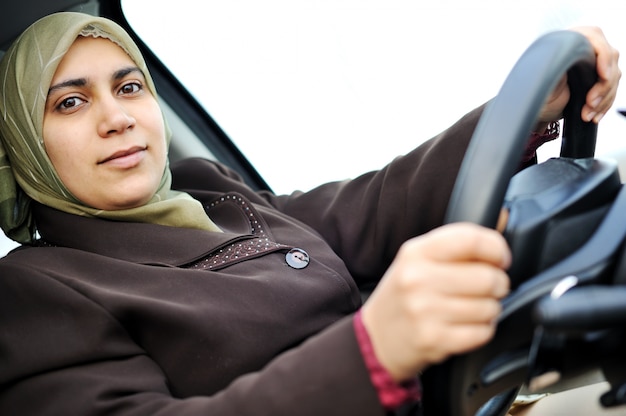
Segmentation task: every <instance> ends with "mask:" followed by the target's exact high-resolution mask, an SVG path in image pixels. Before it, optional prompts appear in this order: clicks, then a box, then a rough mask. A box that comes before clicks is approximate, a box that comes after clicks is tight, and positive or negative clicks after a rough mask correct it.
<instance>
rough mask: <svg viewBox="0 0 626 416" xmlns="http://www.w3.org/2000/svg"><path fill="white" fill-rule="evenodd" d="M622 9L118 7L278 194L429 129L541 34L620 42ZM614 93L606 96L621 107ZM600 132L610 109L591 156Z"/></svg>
mask: <svg viewBox="0 0 626 416" xmlns="http://www.w3.org/2000/svg"><path fill="white" fill-rule="evenodd" d="M621 4H622V2H613V1H608V0H607V1H603V0H600V1H599V2H595V3H593V5H591V4H589V2H586V3H583V2H582V1H551V0H547V1H541V2H536V1H530V2H498V1H494V0H492V1H472V2H465V1H451V0H443V1H439V2H434V3H433V2H415V1H410V0H370V1H363V0H306V1H302V0H269V1H263V2H257V1H250V0H235V1H228V2H224V1H205V2H203V6H202V10H195V9H196V8H197V3H195V2H193V1H190V0H179V1H178V2H177V6H178V7H176V8H174V9H172V8H171V7H168V6H167V5H166V4H163V5H161V4H159V3H155V2H150V1H148V0H133V1H126V2H124V4H123V5H124V11H125V13H126V15H127V16H128V18H129V21H130V23H131V25H132V26H134V28H135V29H136V30H137V32H138V33H139V35H140V36H141V37H142V38H143V40H144V41H146V43H147V44H148V45H149V46H150V47H152V48H153V50H154V51H155V52H156V54H157V55H158V56H160V57H161V58H162V59H163V60H164V62H165V64H166V65H167V66H168V67H169V68H170V69H171V70H172V71H173V72H174V73H175V74H176V76H177V77H179V78H180V79H181V80H182V81H183V83H184V84H185V85H186V86H187V87H188V88H189V89H190V90H191V91H192V92H193V93H194V95H195V96H196V98H197V99H198V100H199V101H200V102H201V104H202V105H203V106H204V107H205V108H206V109H207V111H208V112H209V113H210V114H211V115H212V116H213V118H214V119H215V120H216V121H217V122H218V124H220V125H221V127H222V128H223V129H224V130H225V131H226V133H227V134H228V135H229V136H230V138H231V139H232V140H233V141H234V142H235V143H236V144H237V146H238V147H239V148H240V149H241V150H242V151H243V153H244V154H245V156H246V157H247V158H248V159H249V160H250V161H251V162H252V164H253V166H254V167H255V168H256V169H257V170H258V171H259V172H260V174H261V176H263V177H264V178H265V180H266V181H267V182H268V183H269V185H270V186H271V187H272V189H273V190H274V191H276V192H279V193H283V192H291V191H292V190H294V189H301V190H306V189H309V188H311V187H313V186H315V185H316V184H319V183H322V182H325V181H330V180H340V179H343V178H349V177H354V176H356V175H358V174H359V173H362V172H365V171H367V170H371V169H378V168H380V167H382V166H383V165H384V164H385V163H387V162H388V161H390V160H391V159H392V158H393V157H395V156H397V155H399V154H402V153H405V152H407V151H409V150H410V149H412V148H414V147H415V146H416V145H417V144H419V143H420V142H421V141H424V140H426V139H428V138H430V137H431V136H433V135H435V134H437V133H438V132H440V131H441V130H442V129H444V128H445V127H447V126H448V125H449V124H450V123H452V122H453V121H455V120H456V119H458V118H459V117H460V116H462V115H463V114H464V113H465V112H467V111H469V110H471V109H472V108H474V107H476V106H478V105H480V104H481V103H483V102H485V101H487V100H488V99H489V98H491V97H493V96H494V95H495V94H497V91H498V89H499V87H500V86H501V84H502V82H503V81H504V78H505V77H506V75H507V74H508V71H509V70H510V68H511V67H512V65H513V64H514V63H515V61H516V60H517V59H518V58H519V56H520V55H521V53H522V52H523V51H524V50H525V48H526V47H528V46H529V45H530V43H531V42H532V41H533V40H535V39H536V38H537V37H538V36H539V35H541V34H542V33H545V32H547V31H550V30H557V29H563V28H567V27H570V26H573V25H576V24H598V25H601V26H602V27H603V28H604V29H605V31H606V32H607V33H606V34H607V37H608V38H609V39H610V40H611V41H612V43H614V44H615V45H616V46H618V47H619V46H620V45H622V47H621V49H622V50H626V42H625V41H626V39H625V38H626V32H624V31H623V30H622V25H623V18H622V17H623V16H624V13H623V11H624V10H623V8H624V7H626V6H622V5H621ZM616 9H620V10H616ZM146 10H150V12H149V13H146ZM622 90H623V88H622ZM623 95H624V94H622V96H623ZM622 96H620V97H618V103H617V104H620V102H621V105H622V106H626V102H625V100H624V99H622ZM609 119H611V120H609ZM620 123H621V124H620ZM610 129H618V130H617V131H622V132H623V131H624V130H625V126H624V123H623V122H621V120H619V119H618V117H617V116H616V115H613V114H612V115H611V117H607V120H606V121H605V122H604V123H603V125H602V127H601V129H600V132H599V135H600V136H601V137H600V139H599V143H598V153H602V152H605V151H613V150H615V149H616V148H621V147H622V143H621V142H619V141H618V140H612V139H611V140H609V139H603V136H602V135H605V136H606V135H607V134H605V133H606V132H608V131H609V130H610ZM619 129H621V130H619ZM608 136H610V135H608ZM622 136H623V133H622ZM549 151H550V152H552V151H555V152H558V149H557V150H552V149H550V150H549ZM553 155H554V154H553Z"/></svg>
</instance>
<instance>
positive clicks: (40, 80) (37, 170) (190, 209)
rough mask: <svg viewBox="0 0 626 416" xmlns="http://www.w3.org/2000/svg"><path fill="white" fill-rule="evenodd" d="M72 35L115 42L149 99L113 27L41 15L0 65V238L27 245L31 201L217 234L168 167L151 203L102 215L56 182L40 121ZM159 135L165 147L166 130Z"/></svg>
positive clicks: (132, 52)
mask: <svg viewBox="0 0 626 416" xmlns="http://www.w3.org/2000/svg"><path fill="white" fill-rule="evenodd" d="M79 36H92V37H102V38H107V39H109V40H111V41H112V42H115V43H116V44H117V45H118V46H120V47H121V48H122V49H123V50H124V51H125V52H126V53H127V54H128V55H129V56H130V58H131V59H132V60H133V61H134V62H135V64H136V65H137V67H138V68H139V69H140V70H141V71H142V72H143V73H144V75H145V78H146V82H147V87H148V89H149V90H150V92H151V93H152V94H153V95H154V96H155V97H156V96H157V94H156V89H155V86H154V83H153V81H152V78H151V77H150V74H149V72H148V68H147V67H146V64H145V62H144V59H143V57H142V55H141V53H140V51H139V49H138V48H137V45H136V44H135V43H134V42H133V40H132V39H131V38H130V36H129V35H128V34H127V33H126V31H125V30H124V29H123V28H122V27H120V26H119V25H117V24H116V23H115V22H113V21H111V20H108V19H105V18H101V17H94V16H91V15H87V14H83V13H74V12H62V13H55V14H52V15H49V16H46V17H44V18H42V19H40V20H38V21H37V22H35V23H34V24H33V25H31V26H30V27H29V28H28V29H26V30H25V31H24V32H23V33H22V35H21V36H20V37H19V38H18V39H17V40H16V41H15V42H14V43H13V45H12V46H11V47H10V48H9V50H8V51H7V52H6V53H5V54H4V56H3V57H2V60H1V61H0V227H2V230H3V231H4V233H5V234H6V235H7V236H8V237H9V238H11V239H12V240H15V241H17V242H19V243H24V244H27V243H30V242H32V241H33V239H34V236H35V232H36V224H35V223H34V220H33V217H32V213H31V204H32V201H33V200H34V201H37V202H39V203H41V204H44V205H47V206H49V207H52V208H55V209H58V210H60V211H64V212H67V213H70V214H76V215H81V216H88V217H99V218H104V219H109V220H116V221H130V222H147V223H155V224H161V225H168V226H175V227H186V228H196V229H202V230H207V231H220V229H219V228H218V227H217V226H216V225H215V224H214V223H213V222H212V221H211V219H210V218H209V217H208V216H207V215H206V213H205V211H204V209H203V207H202V205H201V204H200V202H198V201H196V200H195V199H193V198H192V197H191V196H189V195H188V194H186V193H183V192H178V191H174V190H171V189H170V186H171V173H170V170H169V166H166V167H165V170H164V172H163V176H162V178H161V183H160V185H159V188H158V190H157V191H156V193H155V195H154V196H153V198H152V199H151V200H150V201H149V202H148V203H146V204H145V205H143V206H140V207H136V208H132V209H124V210H116V211H103V210H99V209H95V208H93V207H89V206H87V205H85V204H84V203H83V202H81V201H80V200H78V199H77V198H76V197H74V196H73V195H72V194H71V193H70V192H69V191H68V190H67V188H66V187H65V185H64V184H63V182H61V180H60V179H59V176H58V175H57V173H56V171H55V169H54V166H53V165H52V162H51V161H50V159H49V158H48V155H47V154H46V151H45V146H44V138H43V133H42V132H43V117H44V109H45V104H46V97H47V95H48V89H49V87H50V84H51V82H52V78H53V77H54V73H55V71H56V68H57V67H58V65H59V63H60V62H61V60H62V58H63V56H64V55H65V54H66V53H67V50H68V49H69V48H70V46H71V45H72V44H73V43H74V41H75V40H76V38H77V37H79ZM164 122H165V121H164ZM165 130H166V131H167V132H168V133H167V137H166V140H167V141H168V144H169V140H170V134H169V130H168V129H167V128H166V129H165ZM114 191H115V190H114V189H112V190H111V192H114Z"/></svg>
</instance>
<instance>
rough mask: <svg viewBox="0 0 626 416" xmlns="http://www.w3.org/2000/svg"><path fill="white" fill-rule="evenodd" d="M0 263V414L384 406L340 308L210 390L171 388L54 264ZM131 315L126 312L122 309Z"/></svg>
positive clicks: (254, 415)
mask: <svg viewBox="0 0 626 416" xmlns="http://www.w3.org/2000/svg"><path fill="white" fill-rule="evenodd" d="M10 257H12V256H9V258H8V259H7V258H5V259H4V260H3V261H2V262H1V263H0V276H1V278H0V368H1V369H2V371H0V414H2V415H20V416H29V415H37V416H45V415H81V416H95V415H107V416H122V415H123V416H129V415H151V416H165V415H172V416H186V415H219V416H229V415H250V416H263V415H268V416H269V415H272V416H276V415H293V414H298V415H305V416H306V415H311V416H313V415H331V416H332V415H344V416H345V415H352V414H354V415H359V416H370V415H371V416H375V415H383V414H384V412H383V410H382V408H381V406H380V404H379V403H378V402H377V398H376V393H375V391H374V389H373V387H372V386H371V384H370V383H369V378H368V376H367V372H366V369H365V367H364V364H363V362H362V359H361V358H360V354H358V349H357V348H358V346H357V344H356V341H355V337H354V332H353V330H352V322H351V317H347V318H345V319H343V320H341V321H339V322H337V323H336V324H334V325H332V326H331V327H329V328H327V329H326V330H324V331H322V332H321V333H319V334H318V335H316V336H314V337H312V338H310V339H309V340H307V341H306V342H305V343H303V344H301V345H300V346H298V347H296V348H294V349H291V350H289V351H287V352H285V353H283V354H281V355H279V356H277V357H276V358H275V359H274V360H273V361H272V362H270V363H269V364H268V365H267V366H266V367H265V368H263V369H262V370H260V371H258V372H252V373H249V374H246V375H243V376H241V377H239V378H238V379H236V380H235V381H234V382H233V383H232V384H231V385H229V386H228V387H227V388H226V389H224V390H222V391H220V392H218V393H216V394H213V395H206V396H203V395H197V396H194V397H174V396H173V394H172V393H171V392H170V390H169V389H168V382H167V379H166V377H165V375H164V373H163V371H162V369H161V368H160V367H159V366H158V364H157V363H156V362H155V361H153V360H152V359H151V358H150V356H149V355H148V354H146V352H145V351H143V350H142V348H141V347H140V346H139V344H138V343H137V342H136V340H133V339H132V338H131V336H129V333H128V332H127V331H126V330H125V329H124V327H125V326H126V325H132V322H126V323H124V325H122V323H121V322H120V321H119V318H116V317H113V316H111V314H110V313H109V312H108V311H107V310H105V309H104V308H103V307H102V306H101V305H99V304H97V303H96V302H94V301H93V300H91V299H89V298H87V297H85V296H84V294H81V293H78V292H77V291H76V290H75V289H73V288H72V287H69V286H68V285H65V284H63V283H61V282H60V281H58V280H56V279H55V278H54V276H53V273H51V272H49V271H43V270H37V268H36V267H28V266H25V265H23V264H18V262H13V263H12V262H11V260H10ZM128 319H129V320H130V319H132V317H128Z"/></svg>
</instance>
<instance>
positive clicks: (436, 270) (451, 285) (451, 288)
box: [423, 263, 510, 299]
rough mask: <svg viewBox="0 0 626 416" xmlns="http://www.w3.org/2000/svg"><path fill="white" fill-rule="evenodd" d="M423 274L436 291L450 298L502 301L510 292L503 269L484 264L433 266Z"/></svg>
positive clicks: (508, 282)
mask: <svg viewBox="0 0 626 416" xmlns="http://www.w3.org/2000/svg"><path fill="white" fill-rule="evenodd" d="M423 273H424V275H425V274H426V273H428V277H429V280H430V281H429V282H428V284H429V285H430V286H431V287H432V289H433V290H434V291H436V292H438V293H442V294H445V295H448V296H458V297H491V298H494V299H501V298H503V297H504V296H506V295H507V294H508V293H509V290H510V279H509V277H508V275H507V274H506V273H505V272H504V271H503V270H502V269H500V268H496V267H493V266H489V265H485V264H482V263H458V264H431V265H430V266H429V267H428V268H427V270H424V271H423Z"/></svg>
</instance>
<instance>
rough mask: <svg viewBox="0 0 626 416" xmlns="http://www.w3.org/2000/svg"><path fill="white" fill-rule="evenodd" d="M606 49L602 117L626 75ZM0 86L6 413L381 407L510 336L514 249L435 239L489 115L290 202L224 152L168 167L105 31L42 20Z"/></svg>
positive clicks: (450, 236)
mask: <svg viewBox="0 0 626 416" xmlns="http://www.w3.org/2000/svg"><path fill="white" fill-rule="evenodd" d="M58 28H63V30H62V31H60V30H58ZM588 36H589V38H590V39H591V40H592V42H593V43H594V45H595V48H596V50H597V52H598V71H599V74H600V81H599V82H598V84H597V85H596V86H595V87H594V89H592V91H590V93H589V97H588V103H589V104H590V105H589V106H587V107H586V108H585V109H583V117H590V118H594V117H595V118H596V119H599V117H601V115H602V114H603V113H604V112H606V110H607V109H608V108H609V107H610V105H611V103H612V101H613V98H614V96H615V89H616V87H617V81H618V79H619V76H620V74H619V69H618V68H617V65H616V64H617V53H616V51H614V50H613V49H612V48H611V47H610V46H609V45H608V44H607V43H606V41H605V39H604V37H603V36H602V34H601V32H599V31H597V30H589V31H588ZM24 68H28V71H24V70H23V69H24ZM611 72H612V73H611ZM0 76H1V77H2V80H3V82H2V83H1V87H0V88H1V89H0V95H1V96H2V100H0V101H2V104H1V106H0V111H1V113H2V115H3V121H2V124H1V127H0V132H1V135H2V144H3V148H4V152H2V156H3V158H2V163H3V167H5V169H0V175H2V176H1V178H0V183H1V184H2V185H1V186H2V189H1V192H0V195H1V197H0V200H1V202H0V204H1V205H0V213H1V215H2V217H1V221H2V228H3V230H4V231H5V233H6V234H7V235H9V236H10V237H11V238H13V239H15V240H16V241H19V242H21V243H23V246H22V247H21V248H20V249H17V250H16V251H14V252H13V253H11V254H9V255H8V256H6V257H5V258H4V259H2V260H1V261H0V275H1V276H2V278H0V328H1V330H0V351H2V354H0V368H2V369H3V370H2V371H0V385H2V390H1V391H0V414H20V415H29V414H36V415H43V414H72V415H96V414H106V415H126V414H129V415H130V414H150V415H157V414H159V415H167V414H172V415H187V414H189V415H192V414H193V415H195V414H219V415H232V414H245V415H248V414H249V415H265V414H267V415H279V414H303V415H334V414H337V415H340V414H341V415H347V414H354V415H381V414H384V413H385V411H393V410H395V409H398V408H399V407H400V406H401V405H403V404H404V403H412V402H417V401H419V398H420V391H419V383H418V381H417V380H416V379H415V375H416V374H418V372H419V371H421V370H423V369H425V368H426V367H428V366H429V365H432V364H435V363H438V362H440V361H442V360H444V359H445V358H446V357H448V356H450V355H451V354H455V353H462V352H465V351H468V350H470V349H473V348H476V347H478V346H480V345H482V344H484V343H485V342H487V341H488V340H489V339H490V338H491V337H492V335H493V333H494V321H495V318H496V316H497V314H498V312H499V302H498V299H500V298H501V297H503V296H504V295H505V294H506V293H507V291H508V279H507V276H506V273H505V270H506V268H507V266H508V264H509V262H510V254H509V251H508V248H507V246H506V243H505V242H504V240H503V238H502V236H501V235H500V234H498V233H497V232H496V231H493V230H487V229H483V228H480V227H478V226H473V225H469V224H455V225H449V226H445V227H440V228H437V229H435V228H436V227H438V226H439V225H440V224H441V223H442V216H443V212H444V210H445V207H446V204H447V199H448V196H449V194H450V190H451V187H452V184H453V182H454V179H455V175H456V172H457V169H458V166H459V163H460V161H461V159H462V157H463V153H464V150H465V146H466V144H467V141H468V140H469V138H470V136H471V132H472V130H473V128H474V126H475V124H476V122H477V119H478V117H479V116H480V109H478V110H475V111H473V112H471V113H469V114H468V115H467V116H466V117H464V118H463V119H462V120H460V121H459V122H458V123H457V124H456V125H454V126H452V127H451V128H450V129H449V130H447V131H446V132H444V133H442V134H441V135H440V136H438V137H437V138H435V139H434V140H432V141H430V142H429V143H427V144H425V145H423V146H421V147H420V148H418V149H416V150H415V151H413V152H411V153H410V154H408V155H406V156H404V157H401V158H399V159H397V160H395V161H394V162H392V163H391V164H390V165H389V166H387V167H386V168H384V169H382V170H381V171H379V172H372V173H368V174H365V175H363V176H362V177H360V178H357V179H355V180H352V181H348V182H342V183H330V184H326V185H322V186H320V187H319V188H317V189H315V190H312V191H310V192H308V193H294V194H292V195H289V196H276V195H273V194H271V193H268V192H258V193H256V192H253V191H251V190H250V189H249V188H248V187H247V186H246V185H245V184H244V183H243V182H242V181H241V180H240V178H239V177H238V176H237V175H236V174H235V173H234V172H232V171H230V170H229V169H227V168H225V167H224V166H222V165H219V164H217V163H213V162H210V161H206V160H200V159H194V160H188V161H184V162H181V163H179V164H177V165H176V166H173V167H172V169H171V172H172V174H170V168H169V167H168V164H167V141H168V131H167V127H166V126H165V124H164V121H163V117H162V114H161V112H160V109H159V107H158V104H157V101H156V99H155V96H156V92H155V89H154V85H153V84H152V81H151V79H150V76H149V73H148V70H147V68H146V67H145V64H144V61H143V59H142V57H141V55H140V53H139V51H138V50H137V48H136V46H135V45H134V44H133V42H132V41H131V39H130V38H129V37H128V35H127V34H126V33H125V32H124V31H123V30H122V29H121V28H120V27H118V26H117V25H115V24H114V23H112V22H110V21H108V20H105V19H101V18H94V17H90V16H86V15H82V14H76V13H61V14H55V15H51V16H48V17H47V18H44V19H42V20H40V21H39V22H37V23H35V24H34V25H33V26H31V27H30V28H29V29H28V30H27V31H25V32H24V34H23V35H22V36H21V37H20V38H19V39H18V40H17V41H16V43H15V44H14V45H13V46H12V47H11V48H10V49H9V50H8V51H7V53H6V54H5V56H4V58H3V60H2V62H1V63H0ZM598 97H599V100H598ZM566 101H567V88H565V84H561V86H560V87H559V89H557V91H555V93H554V94H553V96H552V97H551V100H549V102H548V103H547V104H546V106H545V107H544V110H543V112H542V116H541V121H542V122H543V124H544V125H545V124H547V122H549V121H551V120H553V119H555V118H556V117H557V115H558V114H560V113H561V111H562V109H563V106H564V104H565V102H566ZM542 129H543V127H542ZM539 136H540V137H539V139H538V141H536V142H535V144H534V146H536V145H538V144H539V143H541V142H542V141H544V140H546V139H549V138H551V137H553V136H550V135H539ZM5 152H6V153H5ZM9 166H10V169H7V168H8V167H9ZM433 175H434V176H433ZM432 177H436V178H438V181H437V183H436V184H434V183H433V181H431V180H430V178H432ZM440 178H441V179H440ZM173 189H176V191H175V190H173ZM406 207H409V210H408V211H409V212H404V211H405V209H406ZM36 233H37V234H38V235H39V236H40V238H39V239H36V238H35V235H36ZM418 235H422V236H421V237H414V236H418ZM380 276H384V277H383V279H382V280H381V282H380V284H379V285H378V287H377V289H376V290H375V291H374V293H373V295H372V296H371V298H370V299H369V300H368V302H367V303H366V304H365V305H364V306H363V307H362V308H361V300H360V295H359V290H358V289H359V287H360V286H365V285H370V284H372V283H376V282H377V281H378V279H379V278H380ZM34 398H36V399H34Z"/></svg>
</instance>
